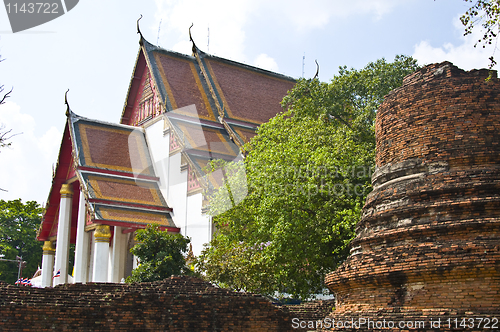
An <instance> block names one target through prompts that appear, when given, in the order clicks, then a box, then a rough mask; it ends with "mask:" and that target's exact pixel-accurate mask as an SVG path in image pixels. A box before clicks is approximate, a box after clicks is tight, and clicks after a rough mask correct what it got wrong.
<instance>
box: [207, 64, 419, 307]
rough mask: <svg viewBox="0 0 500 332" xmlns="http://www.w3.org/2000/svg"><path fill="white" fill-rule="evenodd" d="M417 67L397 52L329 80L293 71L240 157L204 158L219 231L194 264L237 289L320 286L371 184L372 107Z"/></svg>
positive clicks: (304, 294) (305, 292) (305, 290)
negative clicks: (214, 184)
mask: <svg viewBox="0 0 500 332" xmlns="http://www.w3.org/2000/svg"><path fill="white" fill-rule="evenodd" d="M416 69H417V65H416V61H415V60H414V59H412V58H410V57H405V56H398V57H396V59H395V61H394V62H393V63H387V62H386V61H385V60H384V59H381V60H378V61H376V62H373V63H370V64H368V65H367V66H366V67H365V68H364V69H362V70H355V69H347V68H346V67H342V68H340V71H339V75H338V76H336V77H334V78H333V79H332V82H331V83H330V84H327V83H321V82H319V81H318V80H317V79H315V80H299V81H298V82H297V84H296V86H295V87H294V89H293V90H292V91H290V92H289V94H288V96H286V97H285V98H284V100H283V102H282V104H283V106H284V107H285V108H286V109H285V111H284V112H283V113H281V114H279V115H277V116H276V117H274V118H272V119H271V120H270V121H269V122H268V123H265V124H263V125H261V126H260V127H259V129H258V134H257V136H255V137H254V139H253V140H252V141H251V142H250V143H249V144H248V145H246V146H245V153H246V155H247V156H246V158H245V159H244V162H239V163H223V162H220V161H217V162H216V163H213V164H212V170H219V171H223V173H224V174H225V176H224V177H223V178H224V179H226V180H225V182H224V184H223V185H222V186H221V189H220V190H218V191H216V192H214V193H213V195H212V197H211V200H210V210H209V214H211V215H212V216H214V222H215V223H216V225H217V229H218V231H217V234H216V236H215V238H214V239H213V241H212V242H211V243H210V246H207V247H206V248H205V249H204V251H203V252H202V254H201V255H200V257H199V258H198V262H197V263H198V264H197V268H198V270H199V271H200V272H202V273H204V274H205V276H206V278H207V279H209V280H210V281H212V282H215V283H217V284H219V285H220V286H223V287H229V288H232V289H236V290H246V291H252V292H259V293H262V294H268V295H273V296H274V295H275V293H276V292H278V293H280V294H285V293H287V294H290V295H292V296H294V297H299V298H308V297H309V296H311V295H312V294H317V293H321V292H322V291H323V290H324V277H325V275H326V273H328V272H330V271H332V270H334V269H335V268H336V267H337V266H338V265H339V264H340V263H341V262H342V261H343V260H344V259H345V257H346V256H347V253H348V248H347V246H348V244H349V242H350V240H351V239H352V238H353V236H354V229H355V225H356V222H357V220H358V219H359V217H360V213H361V209H362V206H363V203H364V201H365V198H366V195H367V194H368V193H369V192H370V190H371V171H372V168H373V166H374V155H375V138H374V120H375V114H376V109H377V107H378V106H379V104H380V103H381V102H382V100H383V97H384V95H386V94H387V93H388V92H390V91H391V90H392V89H394V88H396V87H398V86H400V85H401V84H402V79H403V77H404V76H406V75H407V74H410V73H412V72H413V71H415V70H416ZM243 193H246V194H247V196H246V197H244V198H242V194H243Z"/></svg>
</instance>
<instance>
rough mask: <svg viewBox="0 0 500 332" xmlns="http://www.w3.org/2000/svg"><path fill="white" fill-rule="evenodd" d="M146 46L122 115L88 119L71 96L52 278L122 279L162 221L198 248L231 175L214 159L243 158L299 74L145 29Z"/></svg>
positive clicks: (47, 224)
mask: <svg viewBox="0 0 500 332" xmlns="http://www.w3.org/2000/svg"><path fill="white" fill-rule="evenodd" d="M138 32H139V33H140V31H138ZM139 44H140V48H139V53H138V56H137V60H136V64H135V68H134V70H133V73H132V78H131V81H130V85H129V89H128V93H127V96H126V99H125V105H124V108H123V111H122V113H121V118H120V122H119V123H106V122H102V121H98V120H93V119H88V118H85V117H82V116H80V115H77V114H75V113H74V112H73V110H72V109H70V107H69V105H67V110H66V116H67V122H66V126H65V129H64V134H63V139H62V143H61V147H60V151H59V157H58V162H57V166H56V168H55V170H54V175H53V180H52V186H51V188H50V193H49V197H48V200H47V205H46V212H45V214H44V216H43V219H42V224H41V225H40V229H39V232H38V240H40V241H44V246H43V261H42V286H43V287H50V286H54V285H56V284H61V283H68V274H72V272H73V271H74V273H73V279H74V282H77V283H82V282H83V283H84V282H120V281H121V280H122V278H124V277H126V276H128V275H130V273H131V270H132V269H133V268H134V267H135V266H136V264H137V260H136V259H134V257H133V256H132V254H130V248H131V247H133V246H134V244H135V243H134V232H135V231H136V230H137V229H141V228H145V227H146V226H147V225H148V224H152V223H155V224H159V225H160V226H161V228H162V229H164V230H168V231H169V232H180V233H181V234H183V235H184V236H187V237H190V238H191V243H192V250H193V253H194V254H195V255H198V254H199V253H200V252H201V250H202V249H203V244H205V243H208V242H210V240H211V238H212V234H213V231H214V226H213V224H212V220H211V218H210V216H208V215H207V214H206V213H205V212H206V208H207V204H208V201H207V199H206V197H205V195H204V192H205V191H206V190H209V189H211V188H216V187H217V186H218V185H220V183H221V179H222V177H221V174H218V173H209V172H208V171H207V168H206V166H207V164H208V163H209V162H210V160H215V159H223V160H226V161H234V160H240V159H241V158H242V155H241V152H240V151H241V147H242V146H243V144H245V143H246V142H248V141H249V140H250V139H251V138H252V137H253V136H254V135H255V133H256V129H257V127H258V126H259V125H260V124H262V123H264V122H266V121H268V120H269V119H270V118H272V117H273V116H275V115H276V114H277V113H279V112H280V111H281V110H282V108H281V106H280V102H281V100H282V99H283V97H284V96H285V95H286V94H287V92H288V91H289V90H290V89H291V88H292V87H293V85H294V83H295V80H294V79H292V78H290V77H287V76H283V75H280V74H276V73H272V72H269V71H266V70H262V69H259V68H255V67H252V66H248V65H245V64H241V63H237V62H233V61H230V60H226V59H222V58H219V57H215V56H212V55H209V54H206V53H204V52H202V51H201V50H199V49H198V48H197V47H196V45H195V43H194V42H193V53H192V55H190V56H188V55H184V54H179V53H176V52H172V51H167V50H165V49H162V48H159V47H157V46H154V45H152V44H150V43H149V42H148V41H146V40H145V39H144V38H143V36H142V34H141V37H140V42H139ZM82 112H83V113H84V112H85V110H82ZM78 113H80V112H78ZM72 244H75V260H74V270H71V269H70V266H69V256H70V254H69V253H70V246H71V245H72ZM54 275H57V277H54Z"/></svg>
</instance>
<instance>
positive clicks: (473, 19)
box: [460, 0, 500, 69]
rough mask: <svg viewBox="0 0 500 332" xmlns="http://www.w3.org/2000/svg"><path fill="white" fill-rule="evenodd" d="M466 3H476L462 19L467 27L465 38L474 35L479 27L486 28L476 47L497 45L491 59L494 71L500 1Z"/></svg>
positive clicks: (484, 0) (499, 29)
mask: <svg viewBox="0 0 500 332" xmlns="http://www.w3.org/2000/svg"><path fill="white" fill-rule="evenodd" d="M464 1H465V2H471V3H474V5H472V6H471V7H470V8H469V9H468V10H467V11H466V12H465V14H464V15H462V16H461V17H460V21H461V22H462V24H463V25H464V27H465V33H464V36H467V35H469V34H471V33H472V31H473V30H474V28H475V27H477V26H478V25H480V26H482V27H483V28H484V30H483V32H482V33H483V36H482V37H481V38H480V39H479V40H478V41H477V42H476V44H475V45H474V47H476V46H477V45H478V44H481V45H482V47H483V48H485V47H486V46H487V45H491V44H492V43H493V42H494V43H495V47H494V48H493V54H492V56H491V57H490V58H489V60H490V65H489V69H492V68H493V67H494V66H495V65H496V64H497V63H496V61H495V50H496V48H497V47H496V46H497V41H498V34H499V32H500V25H499V23H500V0H464Z"/></svg>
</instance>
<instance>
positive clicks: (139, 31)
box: [137, 14, 143, 39]
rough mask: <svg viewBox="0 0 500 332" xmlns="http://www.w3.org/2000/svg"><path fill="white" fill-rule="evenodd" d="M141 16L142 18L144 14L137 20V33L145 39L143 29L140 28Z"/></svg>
mask: <svg viewBox="0 0 500 332" xmlns="http://www.w3.org/2000/svg"><path fill="white" fill-rule="evenodd" d="M141 18H142V14H141V17H139V19H138V20H137V33H138V34H139V35H140V36H141V39H143V37H142V33H141V29H140V28H139V21H140V20H141Z"/></svg>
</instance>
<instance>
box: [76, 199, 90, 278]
mask: <svg viewBox="0 0 500 332" xmlns="http://www.w3.org/2000/svg"><path fill="white" fill-rule="evenodd" d="M86 218H87V210H86V206H85V197H84V196H83V193H82V192H80V202H79V206H78V225H77V229H76V246H75V278H74V280H75V283H77V282H80V283H86V282H87V275H88V268H87V267H88V262H89V233H87V232H85V221H86Z"/></svg>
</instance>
